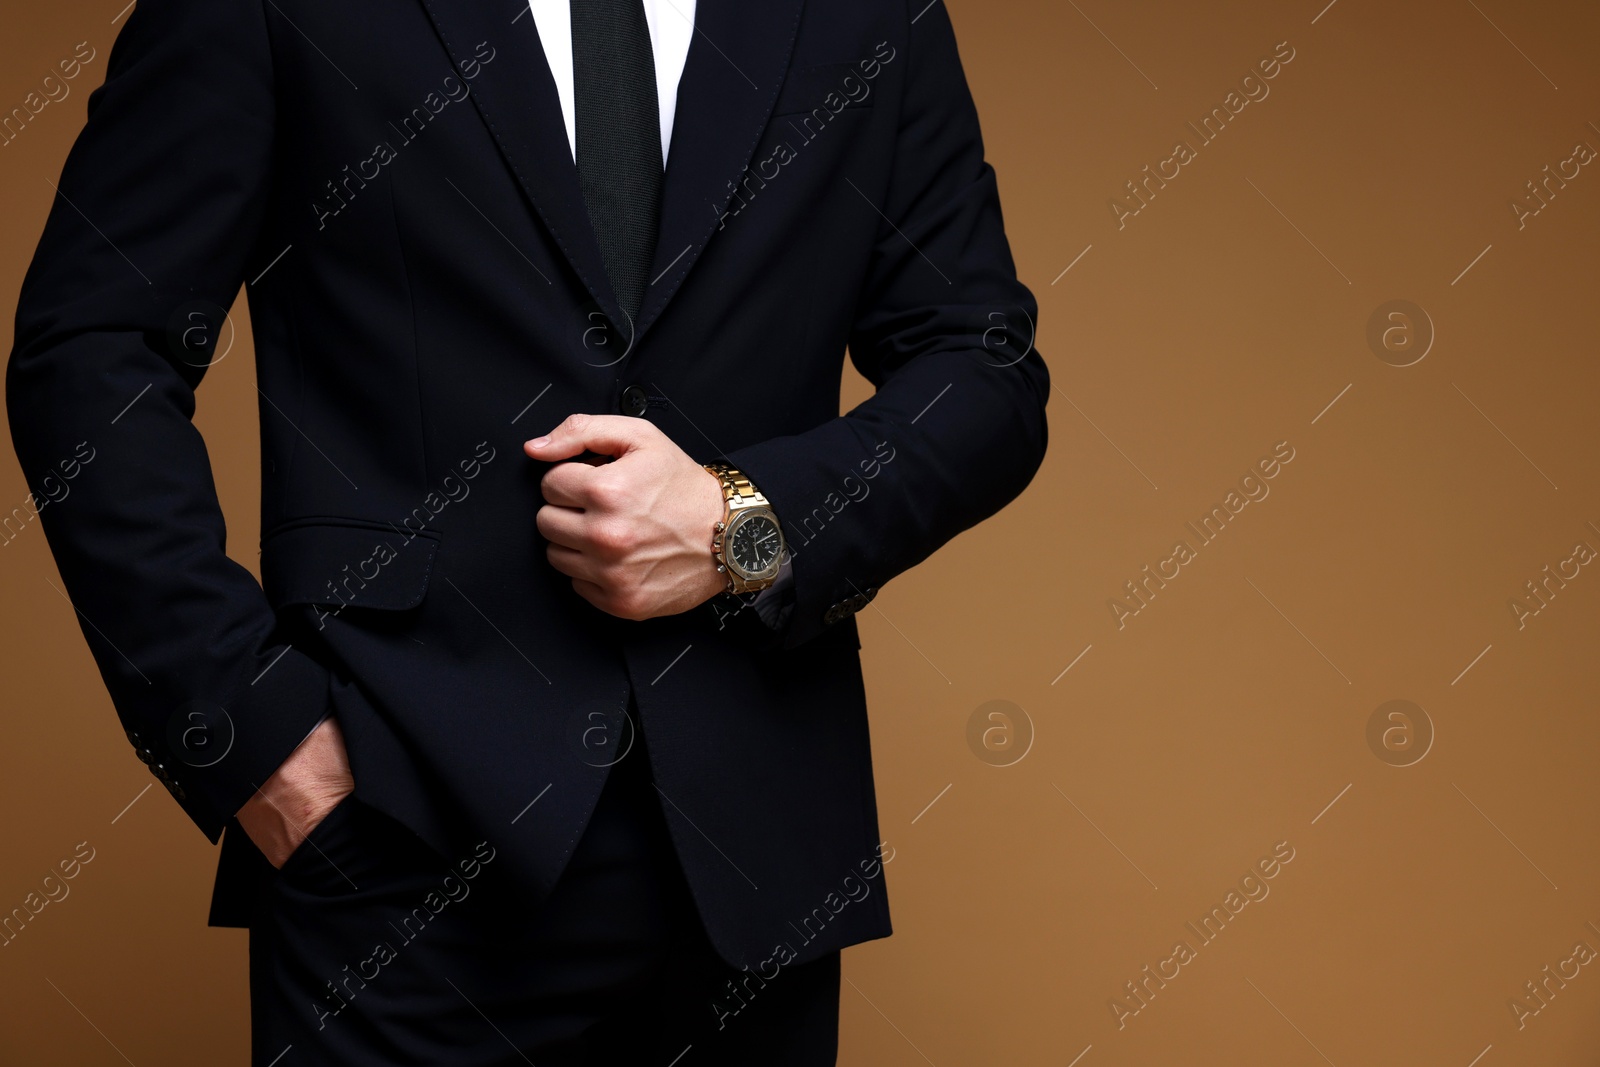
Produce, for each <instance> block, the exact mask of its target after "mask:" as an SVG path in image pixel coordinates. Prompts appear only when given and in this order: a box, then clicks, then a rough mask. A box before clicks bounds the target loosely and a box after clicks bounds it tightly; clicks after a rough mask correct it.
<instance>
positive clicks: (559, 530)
mask: <svg viewBox="0 0 1600 1067" xmlns="http://www.w3.org/2000/svg"><path fill="white" fill-rule="evenodd" d="M533 524H534V525H535V526H537V527H538V528H539V533H540V534H541V535H543V537H544V539H545V540H546V541H549V542H550V543H551V544H553V545H561V546H563V547H565V548H570V549H572V550H574V551H577V552H581V551H583V549H584V548H586V547H587V545H586V543H585V542H586V538H585V536H584V517H583V512H582V511H579V510H578V509H576V508H562V507H554V506H552V505H549V504H547V505H545V506H544V507H542V508H540V509H539V512H538V514H536V515H535V516H534V517H533Z"/></svg>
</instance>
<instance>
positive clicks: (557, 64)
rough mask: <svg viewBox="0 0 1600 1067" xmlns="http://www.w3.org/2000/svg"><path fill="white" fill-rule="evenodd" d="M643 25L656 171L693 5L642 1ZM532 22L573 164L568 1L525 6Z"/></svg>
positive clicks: (668, 137)
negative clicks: (652, 70) (656, 116)
mask: <svg viewBox="0 0 1600 1067" xmlns="http://www.w3.org/2000/svg"><path fill="white" fill-rule="evenodd" d="M643 3H644V17H645V21H647V22H648V23H649V24H650V51H651V52H652V53H654V55H655V61H656V103H657V105H658V106H659V107H660V109H661V165H662V166H666V163H667V148H668V147H669V146H670V145H671V144H672V116H673V115H674V113H676V111H677V109H678V79H679V78H681V77H682V76H683V65H684V63H685V62H687V61H688V58H689V41H690V40H691V39H692V38H693V37H694V5H695V0H643ZM528 8H529V10H531V11H532V12H533V21H534V23H535V24H536V25H537V26H538V27H539V41H540V43H541V44H543V45H544V58H545V62H546V63H548V64H550V73H551V74H552V75H554V76H555V79H556V95H557V96H559V97H560V98H561V117H562V118H564V119H565V120H566V123H567V144H568V145H570V146H571V148H572V158H573V160H574V161H576V160H577V158H578V136H577V117H576V108H575V105H574V103H573V87H572V85H573V79H572V7H571V0H528Z"/></svg>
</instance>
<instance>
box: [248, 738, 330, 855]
mask: <svg viewBox="0 0 1600 1067" xmlns="http://www.w3.org/2000/svg"><path fill="white" fill-rule="evenodd" d="M354 789H355V779H354V778H353V777H352V776H351V773H350V758H349V755H348V754H347V753H346V752H345V747H344V735H343V734H342V733H341V732H340V730H339V724H338V722H337V721H335V720H334V719H333V718H331V717H330V718H327V719H324V720H323V721H322V723H321V724H320V725H318V726H317V728H316V729H315V730H313V731H311V734H310V736H308V737H307V738H306V739H305V740H304V741H302V742H301V743H300V747H298V748H296V749H295V750H294V751H293V752H292V753H290V755H289V758H288V759H286V760H284V761H283V765H282V766H280V767H279V768H278V769H277V770H276V771H275V772H273V775H272V777H271V778H268V779H267V780H266V782H265V783H264V784H263V785H262V786H261V788H260V789H258V790H256V793H255V795H254V796H252V797H251V798H250V799H249V800H248V801H246V802H245V805H244V807H242V808H240V809H239V814H238V819H239V825H240V826H242V827H243V828H244V832H245V833H246V834H248V835H249V837H250V840H251V841H253V842H255V845H256V847H257V848H258V849H260V850H261V853H262V855H264V856H266V857H267V862H269V863H271V864H272V865H273V866H274V867H282V866H283V865H284V863H285V862H286V861H287V860H288V859H289V856H290V855H291V854H292V853H293V852H294V851H295V849H297V848H299V847H300V843H301V842H302V841H304V840H305V839H306V835H308V834H309V833H311V831H312V830H313V829H315V828H316V826H317V824H318V823H320V822H322V820H323V819H325V818H326V817H327V815H328V812H330V811H332V810H333V809H334V807H335V806H336V805H337V804H338V803H339V802H340V801H341V800H343V799H344V798H345V797H347V796H349V795H350V793H351V792H353V791H354Z"/></svg>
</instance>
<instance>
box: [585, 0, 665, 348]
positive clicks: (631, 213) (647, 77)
mask: <svg viewBox="0 0 1600 1067" xmlns="http://www.w3.org/2000/svg"><path fill="white" fill-rule="evenodd" d="M572 72H573V89H574V92H573V97H574V100H575V103H576V107H577V121H576V123H575V126H576V130H577V149H578V152H577V156H578V180H579V182H580V183H581V184H582V186H583V203H584V206H585V207H587V208H588V209H589V221H590V223H592V224H593V226H594V232H595V236H596V237H597V238H599V240H600V255H601V258H602V259H603V260H604V261H605V265H606V275H607V276H608V277H609V278H610V279H611V288H612V289H614V290H615V291H616V294H617V300H618V302H619V303H620V304H621V305H622V310H623V311H624V312H625V313H626V314H627V315H628V317H629V318H630V319H635V318H637V317H638V314H639V306H640V305H641V304H642V303H643V302H644V291H645V288H646V286H648V285H649V282H650V260H651V257H653V256H654V255H655V249H656V222H657V219H658V217H659V214H660V205H661V111H660V108H659V106H658V104H657V102H656V63H655V54H654V52H652V50H651V48H650V25H649V23H648V22H646V21H645V16H644V5H643V4H642V3H641V0H572ZM619 325H621V324H619Z"/></svg>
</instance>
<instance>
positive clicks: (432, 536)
mask: <svg viewBox="0 0 1600 1067" xmlns="http://www.w3.org/2000/svg"><path fill="white" fill-rule="evenodd" d="M241 284H243V285H244V286H245V288H246V290H247V292H248V295H249V306H250V318H251V325H252V328H253V332H254V339H255V349H256V364H257V376H258V382H257V384H258V387H259V392H260V398H261V404H260V418H261V457H262V530H263V533H262V539H261V560H260V571H261V582H260V583H259V584H258V583H257V582H256V580H255V579H254V578H253V577H252V576H251V574H250V573H249V572H248V571H247V570H246V569H245V568H244V567H242V566H240V565H239V564H237V563H235V562H233V561H232V560H231V559H230V558H229V557H228V556H227V554H226V552H225V531H224V524H223V519H222V515H221V512H220V510H219V508H218V503H217V499H216V495H215V492H214V489H213V486H212V480H211V473H210V468H209V464H208V460H207V456H206V451H205V446H204V444H203V442H202V440H201V438H200V436H199V435H198V433H197V432H196V431H195V429H194V427H193V425H192V423H191V416H192V414H193V410H194V391H195V389H196V387H197V386H198V384H199V382H200V380H201V377H202V375H203V374H204V373H205V372H206V370H207V368H208V367H209V366H211V365H213V364H215V363H216V362H218V361H219V360H221V359H222V358H224V357H225V355H226V352H227V348H228V346H229V344H230V343H231V330H232V328H233V323H232V320H231V318H229V316H228V313H227V311H226V310H225V309H226V308H227V306H228V305H229V304H230V303H231V302H232V300H233V297H234V296H235V294H236V293H237V292H238V290H239V288H240V286H241ZM1035 310H1036V309H1035V305H1034V301H1033V299H1032V297H1031V296H1030V294H1029V293H1028V291H1027V290H1026V289H1025V288H1024V287H1023V286H1022V285H1021V284H1020V283H1019V282H1018V281H1017V279H1016V276H1015V270H1014V267H1013V264H1012V261H1011V256H1010V252H1009V248H1008V246H1007V243H1006V239H1005V234H1004V229H1003V226H1002V222H1001V216H1000V209H999V202H998V197H997V193H996V186H995V177H994V173H993V171H992V170H991V169H990V167H989V166H988V165H987V164H986V163H985V162H984V159H983V150H982V143H981V139H980V136H979V129H978V121H977V115H976V113H975V111H974V108H973V105H972V101H971V97H970V95H969V93H968V90H967V87H966V83H965V80H964V77H963V74H962V70H961V66H960V61H959V59H958V56H957V52H956V45H955V40H954V37H953V34H952V30H951V26H950V21H949V18H948V16H947V14H946V12H945V11H944V9H943V7H942V5H940V4H939V3H937V2H934V3H927V0H911V2H910V3H909V4H908V3H906V2H905V0H771V2H768V3H762V4H750V3H742V2H739V0H699V2H698V4H696V3H694V2H693V0H665V2H656V0H571V4H570V6H569V5H568V4H567V3H563V2H550V0H533V2H532V3H531V4H529V3H527V2H525V0H346V2H344V3H339V4H326V3H316V2H313V0H140V3H139V6H138V7H137V9H135V10H134V12H133V13H132V14H131V15H130V16H129V18H128V22H127V25H126V27H125V29H124V30H123V32H122V34H121V36H120V37H119V39H118V41H117V44H116V46H115V48H114V50H113V52H112V55H111V58H110V61H109V64H108V72H107V78H106V83H105V85H104V87H103V88H101V89H100V90H98V91H97V92H96V93H95V94H94V96H93V98H92V99H91V102H90V109H89V120H88V125H87V127H86V128H85V130H84V131H83V133H82V135H81V136H80V137H79V139H78V142H77V144H76V146H75V147H74V149H73V151H72V153H71V156H70V158H69V159H68V161H67V164H66V167H65V169H64V172H63V174H62V176H61V182H60V187H59V196H58V197H57V200H56V202H55V204H54V207H53V210H52V212H51V215H50V219H49V222H48V224H47V226H46V228H45V232H44V235H43V238H42V240H41V242H40V246H39V251H38V254H37V256H36V257H35V260H34V263H33V265H32V268H31V270H30V271H29V273H28V276H27V279H26V281H25V283H24V287H23V291H22V297H21V302H20V305H19V309H18V314H17V329H16V347H15V350H14V351H13V353H12V357H11V360H10V363H9V367H8V376H7V401H8V409H9V412H10V418H11V428H12V433H13V436H14V439H15V441H16V446H17V451H18V455H19V456H20V458H21V461H22V464H23V468H24V470H25V471H26V473H27V475H28V477H29V479H30V482H31V484H33V485H34V486H35V487H36V489H41V490H46V491H47V490H48V486H47V485H44V484H43V483H44V482H46V481H48V480H50V479H51V478H53V477H57V476H58V473H59V472H64V471H65V470H66V468H65V467H64V466H62V465H63V464H67V463H71V462H73V457H74V456H76V455H81V454H82V452H81V451H80V449H81V447H84V446H87V447H90V448H93V449H94V450H95V451H94V455H95V461H94V463H93V465H92V467H83V468H82V469H81V470H80V471H79V472H77V477H76V478H75V480H74V482H73V491H72V493H71V495H70V497H66V498H63V499H61V500H60V501H59V502H55V503H51V504H50V506H47V507H45V508H44V509H43V511H42V521H43V524H44V526H45V528H46V530H47V533H48V535H49V539H50V543H51V546H52V549H53V551H54V553H55V556H56V560H57V562H58V565H59V567H60V570H61V574H62V577H63V579H64V580H65V582H66V585H67V588H68V590H69V591H70V594H71V596H72V599H73V603H74V606H75V607H76V608H77V610H78V614H79V618H80V620H81V623H82V628H83V631H84V635H85V638H86V639H87V641H88V643H89V645H90V648H91V650H92V651H93V654H94V656H95V659H96V661H97V663H98V666H99V668H100V670H101V672H102V674H103V675H104V678H105V681H106V684H107V686H108V688H109V690H110V692H111V695H112V698H113V701H114V703H115V705H116V708H117V711H118V714H119V716H120V718H121V720H122V723H123V726H124V728H125V730H126V732H127V734H128V738H129V740H130V742H131V743H132V745H133V747H134V749H135V751H136V753H137V754H138V757H139V758H140V759H141V760H143V761H144V762H145V763H146V764H147V765H148V766H149V768H150V770H151V771H152V772H153V773H154V775H155V776H156V777H157V779H158V780H160V781H161V782H162V784H163V785H164V786H165V787H166V788H167V789H168V791H169V792H170V793H171V794H172V795H173V796H174V797H175V798H176V799H177V801H178V803H179V804H180V805H182V807H183V809H184V810H185V812H187V813H188V814H189V816H190V817H191V818H192V819H193V820H194V821H195V823H196V824H197V825H198V826H199V827H200V829H201V830H202V831H204V832H205V833H206V835H207V836H208V837H209V838H210V839H211V840H212V841H213V842H215V841H216V840H218V839H219V838H223V848H222V856H221V861H220V864H219V870H218V877H217V884H216V888H215V893H214V898H213V907H212V922H213V923H214V924H218V925H246V926H249V928H250V931H251V933H250V939H251V940H250V951H251V1002H252V1021H253V1037H252V1045H253V1055H254V1057H255V1061H256V1062H257V1063H258V1064H269V1063H281V1064H282V1065H283V1067H293V1065H296V1064H336V1063H337V1064H350V1063H358V1064H366V1063H372V1064H389V1063H450V1064H471V1065H479V1064H482V1065H488V1064H502V1063H522V1062H536V1063H539V1064H540V1065H541V1067H543V1065H546V1064H579V1063H660V1064H663V1065H665V1064H667V1063H669V1062H679V1058H681V1062H682V1063H683V1064H684V1067H689V1065H691V1064H697V1063H698V1064H724V1063H725V1064H750V1063H761V1064H790V1063H792V1064H807V1065H809V1064H821V1063H832V1062H833V1061H834V1055H835V1046H836V1042H837V1013H838V992H839V950H840V949H841V948H843V947H844V946H847V945H850V944H855V943H858V942H861V941H864V940H868V939H871V938H876V937H883V936H886V935H887V934H888V933H889V915H888V908H887V903H886V897H885V893H884V888H883V880H884V873H883V871H884V865H885V864H886V863H888V862H889V861H891V860H892V858H893V844H892V842H890V841H887V840H884V839H883V838H881V837H880V834H879V831H878V826H877V818H876V813H875V805H874V794H873V783H872V768H871V760H870V746H869V741H868V734H867V719H866V710H865V699H864V693H863V686H862V678H861V673H860V662H859V652H858V649H859V647H860V642H859V640H858V637H857V631H856V624H855V620H854V618H853V616H854V614H855V613H856V612H858V611H860V610H861V609H862V608H863V607H864V606H865V605H866V604H867V603H868V602H869V601H870V600H871V599H872V598H873V596H874V595H875V594H876V592H877V591H878V590H879V589H880V588H881V587H882V585H883V584H884V583H885V582H886V581H888V580H889V579H890V578H892V577H893V576H894V575H896V574H899V573H900V572H902V571H904V570H906V569H907V568H909V567H911V566H912V565H914V564H916V563H917V562H919V561H921V560H922V559H924V558H926V557H927V556H928V555H929V554H930V553H932V552H933V551H934V550H935V549H936V548H938V547H939V546H940V545H941V544H943V543H944V542H945V541H947V540H949V539H950V538H951V537H953V536H955V535H956V534H957V533H959V532H961V531H962V530H964V529H967V528H969V527H971V526H972V525H974V524H976V523H977V522H979V521H981V520H982V519H984V518H986V517H988V516H989V515H991V514H993V513H994V512H995V511H997V510H998V509H1000V508H1001V507H1002V506H1004V505H1005V504H1006V503H1007V502H1009V501H1010V500H1011V499H1013V498H1014V497H1015V496H1016V495H1017V494H1018V493H1020V492H1021V490H1022V489H1023V488H1024V486H1025V485H1026V484H1027V483H1028V481H1029V480H1030V478H1031V477H1032V475H1033V473H1034V471H1035V470H1036V469H1037V467H1038V465H1039V464H1040V462H1041V461H1042V458H1043V454H1044V450H1045V441H1046V433H1045V416H1044V407H1045V399H1046V395H1047V393H1048V375H1047V372H1046V369H1045V366H1044V363H1043V362H1042V360H1041V359H1040V357H1039V356H1038V354H1037V353H1035V352H1034V351H1032V332H1033V320H1034V316H1035ZM847 349H848V353H849V355H850V357H851V359H852V360H853V362H854V364H855V366H856V367H857V368H858V369H859V370H860V371H861V373H862V374H863V375H865V376H866V377H867V378H868V379H869V380H870V381H871V382H872V383H873V385H874V386H875V387H876V391H875V393H874V395H873V396H872V397H871V398H870V399H868V400H867V401H865V402H864V403H862V404H860V405H858V406H857V407H855V408H854V409H853V410H851V411H850V412H848V413H847V414H845V415H842V416H841V415H840V414H839V386H840V371H841V367H842V361H843V358H844V355H845V353H846V351H847ZM530 438H531V439H530ZM995 574H996V580H997V581H1006V580H1009V579H1008V578H1007V577H1006V574H1005V568H1003V567H1000V566H997V567H996V568H995ZM224 830H226V831H227V832H226V836H225V837H224V836H223V832H224Z"/></svg>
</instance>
